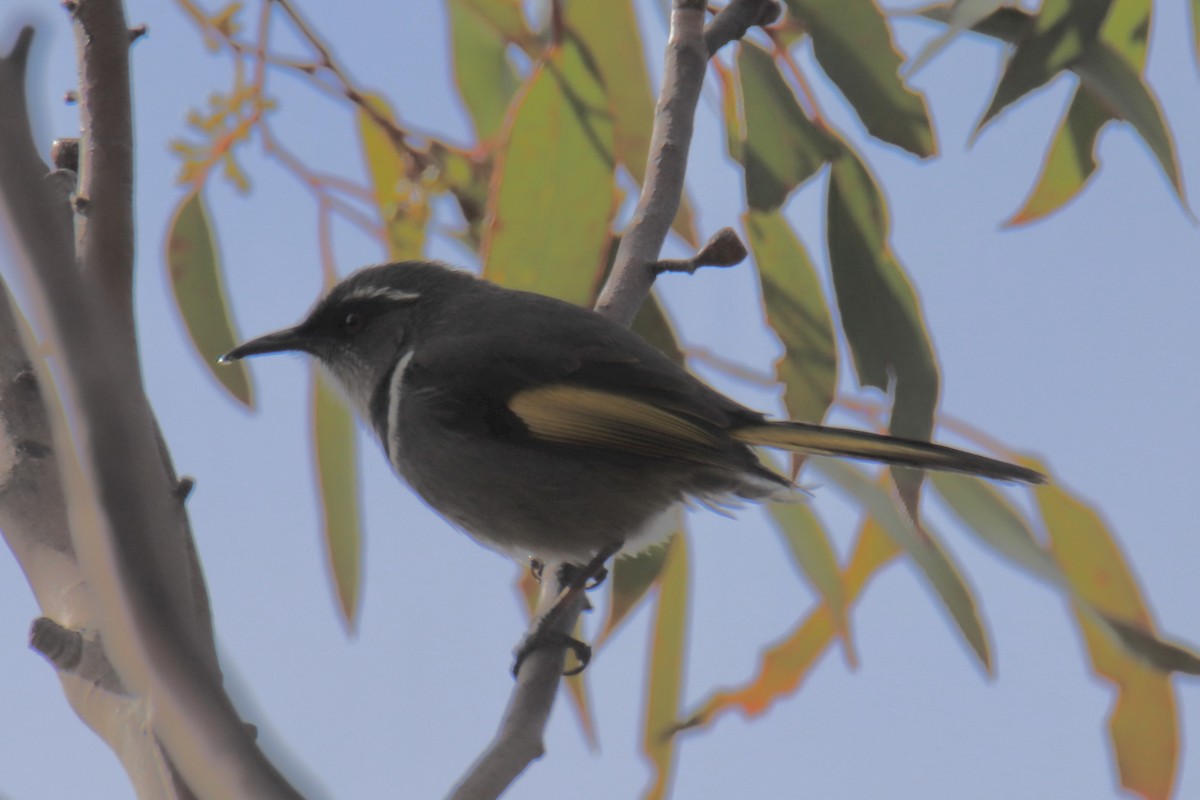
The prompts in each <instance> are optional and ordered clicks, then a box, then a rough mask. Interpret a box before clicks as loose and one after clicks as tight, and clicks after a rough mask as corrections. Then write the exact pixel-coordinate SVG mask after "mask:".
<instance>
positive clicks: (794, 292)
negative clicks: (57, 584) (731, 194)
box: [742, 210, 838, 422]
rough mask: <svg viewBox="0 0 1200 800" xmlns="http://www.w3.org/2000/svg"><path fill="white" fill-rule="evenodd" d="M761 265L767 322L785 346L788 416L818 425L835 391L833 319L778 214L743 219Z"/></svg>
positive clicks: (781, 366)
mask: <svg viewBox="0 0 1200 800" xmlns="http://www.w3.org/2000/svg"><path fill="white" fill-rule="evenodd" d="M742 224H743V225H744V226H745V229H746V234H747V238H748V239H749V242H750V250H751V252H753V253H754V263H755V265H756V266H757V267H758V279H759V284H760V286H761V287H762V297H763V306H764V308H765V311H766V317H767V324H768V325H770V326H771V329H772V330H773V331H774V332H775V335H776V336H778V337H779V339H780V341H782V342H783V347H784V352H783V356H782V357H781V358H780V359H779V361H777V362H776V363H775V374H776V376H777V377H778V378H779V380H780V381H782V382H783V385H784V395H783V402H784V406H785V407H786V408H787V412H788V417H789V418H791V419H796V420H802V421H804V422H820V421H821V420H823V419H824V418H825V413H826V412H827V411H828V410H829V406H830V404H831V403H832V402H833V394H834V390H835V389H836V387H837V366H838V365H837V346H836V344H835V342H834V338H833V319H832V317H831V316H830V313H829V307H828V306H827V305H826V303H825V294H824V292H823V290H822V289H821V283H820V281H819V280H818V279H817V273H816V269H815V268H814V267H813V264H812V261H811V260H810V259H809V256H808V251H807V250H805V248H804V245H803V244H802V243H801V242H800V239H799V238H798V237H797V236H796V234H795V232H794V231H793V230H792V227H791V225H790V224H789V223H788V221H787V219H786V218H784V216H783V214H782V213H781V212H780V211H778V210H775V211H766V212H764V211H750V212H747V213H746V214H745V215H744V216H743V217H742Z"/></svg>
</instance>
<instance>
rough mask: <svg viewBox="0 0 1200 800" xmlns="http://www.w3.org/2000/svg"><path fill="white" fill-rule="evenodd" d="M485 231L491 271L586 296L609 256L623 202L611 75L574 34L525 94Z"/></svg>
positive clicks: (515, 283)
mask: <svg viewBox="0 0 1200 800" xmlns="http://www.w3.org/2000/svg"><path fill="white" fill-rule="evenodd" d="M515 103H516V107H515V112H514V113H513V114H511V115H510V121H511V123H510V125H509V128H508V133H507V140H506V142H505V144H504V147H503V149H502V152H501V155H500V161H499V163H498V165H497V170H496V174H495V175H494V176H493V181H492V192H491V196H490V198H489V201H488V208H489V216H488V223H487V225H486V228H485V232H484V242H483V254H484V274H485V276H486V277H488V278H490V279H491V280H493V281H496V282H497V283H500V284H503V285H504V286H508V287H511V288H517V289H527V290H532V291H538V292H541V293H542V294H548V295H551V296H554V297H558V298H561V299H564V300H568V301H570V302H573V303H577V304H580V305H583V304H586V303H588V302H589V301H590V299H591V297H592V294H593V290H594V287H595V285H596V282H597V280H598V279H599V276H600V273H601V271H602V270H603V268H604V266H605V264H606V262H607V257H608V243H609V224H610V222H611V220H612V216H613V213H614V211H615V206H616V192H615V188H614V184H613V178H614V172H615V163H614V160H613V124H612V115H611V112H610V111H609V108H608V99H607V96H606V94H605V91H604V86H603V84H601V83H600V81H599V80H598V79H597V77H596V74H595V72H594V71H592V70H591V68H590V66H589V65H588V63H587V61H586V59H585V57H584V54H583V53H582V51H581V50H580V48H579V46H578V45H577V44H576V43H575V41H574V40H573V39H572V38H571V37H570V36H568V37H567V38H566V40H565V41H564V42H563V43H562V45H561V46H559V47H557V48H555V50H554V51H553V52H552V53H551V54H550V55H549V56H548V58H547V60H546V61H544V62H543V63H542V64H540V65H539V66H538V67H537V68H536V69H535V70H534V73H533V75H532V76H531V78H530V79H529V81H528V82H527V83H526V85H525V87H524V89H523V90H522V92H521V94H520V95H519V96H518V98H517V100H516V101H515Z"/></svg>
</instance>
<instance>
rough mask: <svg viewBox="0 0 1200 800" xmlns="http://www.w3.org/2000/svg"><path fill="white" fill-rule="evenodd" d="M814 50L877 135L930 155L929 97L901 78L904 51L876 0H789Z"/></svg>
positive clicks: (932, 148)
mask: <svg viewBox="0 0 1200 800" xmlns="http://www.w3.org/2000/svg"><path fill="white" fill-rule="evenodd" d="M787 4H788V8H789V9H791V12H792V14H793V15H795V17H796V19H798V20H799V21H800V22H801V23H802V24H803V25H804V27H805V29H806V30H807V31H808V33H809V35H810V36H812V41H813V55H815V56H816V57H817V63H819V64H820V65H821V69H823V70H824V71H825V74H826V75H828V76H829V79H830V80H832V81H833V82H834V83H835V84H837V87H838V89H839V90H841V92H842V94H843V95H845V97H846V99H847V100H848V101H849V102H850V105H851V107H853V108H854V111H855V113H856V114H858V118H859V119H860V120H862V123H863V125H864V126H866V128H867V132H868V133H870V134H871V135H872V136H874V137H875V138H877V139H880V140H882V141H885V142H888V143H890V144H894V145H896V146H897V147H902V148H904V149H905V150H907V151H908V152H910V153H912V154H913V155H916V156H919V157H921V158H926V157H928V156H931V155H933V154H934V153H935V152H936V151H937V144H936V143H935V141H934V136H933V127H932V126H931V125H930V122H929V110H928V108H927V107H926V105H925V96H924V95H922V94H921V93H920V92H918V91H916V90H915V89H913V88H912V87H910V86H908V85H907V84H906V83H905V82H904V81H903V79H901V77H900V64H901V62H902V61H903V58H902V56H901V55H900V52H899V51H898V50H897V49H896V45H895V43H894V42H893V41H892V31H891V27H890V26H889V25H888V21H887V17H886V16H885V15H884V13H883V11H881V10H880V8H879V5H878V4H877V3H876V2H875V0H788V3H787Z"/></svg>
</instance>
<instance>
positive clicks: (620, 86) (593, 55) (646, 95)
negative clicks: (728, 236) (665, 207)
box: [564, 0, 698, 247]
mask: <svg viewBox="0 0 1200 800" xmlns="http://www.w3.org/2000/svg"><path fill="white" fill-rule="evenodd" d="M564 9H565V15H566V24H567V25H568V26H569V27H570V29H571V30H572V31H573V32H575V33H576V34H577V35H578V37H579V41H580V43H581V45H582V47H583V48H585V51H586V53H587V57H588V59H589V60H590V62H591V63H592V64H593V65H594V68H595V70H596V72H597V73H598V74H599V77H600V80H601V81H602V82H603V83H604V86H605V88H606V89H607V92H608V99H609V103H610V108H611V111H612V115H613V132H614V141H613V148H614V152H615V154H616V158H617V161H618V163H620V164H622V165H624V167H625V169H627V170H629V174H630V175H632V176H633V179H634V180H635V181H637V183H638V185H639V186H640V185H641V184H642V182H643V181H645V179H646V157H647V154H648V153H649V152H650V134H651V131H652V129H653V126H654V95H653V92H652V91H651V87H650V73H649V70H647V68H646V55H645V51H644V49H643V47H642V36H641V31H640V30H639V28H638V24H637V15H636V14H634V9H633V2H632V0H607V2H603V3H586V2H585V3H568V4H566V5H565V6H564ZM673 227H674V230H675V232H676V233H678V234H679V236H680V237H681V238H682V239H683V240H684V241H686V242H687V243H688V244H690V245H692V246H693V247H696V246H697V244H698V239H697V236H696V223H695V219H694V215H693V213H692V208H691V205H690V204H689V203H688V199H687V194H686V192H685V193H684V195H683V197H681V198H680V203H679V211H678V213H677V214H676V215H675V222H674V225H673Z"/></svg>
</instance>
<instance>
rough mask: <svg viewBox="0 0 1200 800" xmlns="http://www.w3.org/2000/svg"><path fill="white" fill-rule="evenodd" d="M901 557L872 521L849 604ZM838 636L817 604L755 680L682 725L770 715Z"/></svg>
mask: <svg viewBox="0 0 1200 800" xmlns="http://www.w3.org/2000/svg"><path fill="white" fill-rule="evenodd" d="M899 553H900V548H899V547H898V546H897V545H896V544H895V542H893V541H892V539H891V538H890V537H889V536H888V535H887V534H886V533H884V531H883V527H882V526H881V525H880V524H879V522H878V520H876V519H875V518H874V517H867V519H866V520H865V521H864V522H863V525H862V528H861V529H860V531H859V534H858V542H857V544H856V545H855V547H854V555H853V556H851V558H850V565H849V566H848V567H847V568H846V572H845V578H844V581H843V583H844V585H845V587H846V603H847V605H848V606H850V605H853V604H854V603H855V602H857V601H858V598H859V597H860V596H861V594H862V590H863V589H864V588H865V587H866V585H867V583H868V582H869V581H870V579H871V578H872V577H873V576H874V575H875V574H876V573H878V572H879V570H880V569H882V568H883V567H884V566H885V565H887V564H888V563H890V562H891V561H892V560H893V559H894V558H895V557H896V556H897V555H898V554H899ZM836 635H837V628H836V626H835V625H834V622H833V615H832V614H831V613H830V611H829V607H828V606H826V605H821V606H818V607H817V608H816V609H814V610H813V611H812V612H811V613H809V615H808V616H807V617H806V618H805V620H804V622H802V623H801V624H800V625H798V626H797V627H796V628H794V629H793V630H792V632H791V633H789V634H788V635H787V637H785V638H784V639H783V640H782V641H780V642H779V643H778V644H776V645H773V646H772V647H771V648H770V649H769V650H767V651H766V652H765V653H764V654H763V657H762V666H761V667H760V669H759V670H758V673H757V674H756V675H755V676H754V677H753V678H751V679H750V680H749V681H748V682H746V683H745V684H743V685H742V686H740V687H738V688H736V689H728V690H723V691H718V692H715V693H713V694H712V695H711V696H710V697H709V698H708V699H706V700H704V701H703V702H701V703H700V705H699V706H698V707H697V708H696V710H695V711H693V712H692V713H690V714H689V715H688V716H687V718H686V719H685V720H683V721H682V723H681V725H682V727H687V728H692V727H704V726H707V725H711V724H712V723H713V722H714V721H715V720H716V719H717V718H718V717H720V716H721V715H722V714H724V713H725V712H727V711H732V710H733V709H740V710H741V711H742V713H744V714H745V715H746V716H749V717H756V716H759V715H761V714H763V713H765V712H766V711H767V710H768V709H769V708H770V707H771V706H772V705H773V704H774V703H776V702H778V701H779V700H781V699H782V698H784V697H787V696H788V695H791V694H792V693H794V692H795V691H796V689H798V688H799V687H800V683H801V682H802V681H803V680H804V678H805V676H807V675H808V673H809V671H810V670H811V669H812V668H813V665H815V664H816V662H817V659H818V658H819V657H820V655H821V654H822V653H823V652H825V648H827V647H828V646H829V645H830V644H831V643H832V642H833V640H834V637H835V636H836Z"/></svg>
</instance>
